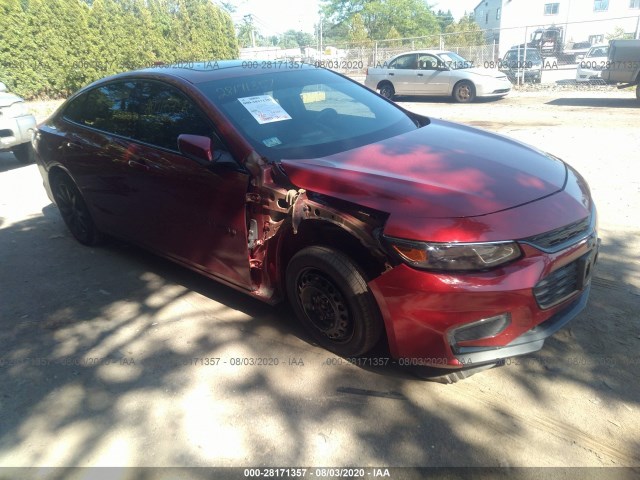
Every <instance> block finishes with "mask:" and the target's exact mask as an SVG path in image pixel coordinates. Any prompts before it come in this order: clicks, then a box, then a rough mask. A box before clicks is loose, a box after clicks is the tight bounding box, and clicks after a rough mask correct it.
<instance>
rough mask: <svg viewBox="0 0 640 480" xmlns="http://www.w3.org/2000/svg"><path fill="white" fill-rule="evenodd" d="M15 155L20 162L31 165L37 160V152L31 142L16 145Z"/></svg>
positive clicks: (14, 148)
mask: <svg viewBox="0 0 640 480" xmlns="http://www.w3.org/2000/svg"><path fill="white" fill-rule="evenodd" d="M12 152H13V155H14V157H16V159H17V160H18V161H19V162H20V163H24V164H25V165H29V164H30V163H33V162H35V161H36V153H35V152H34V151H33V146H32V145H31V142H27V143H23V144H21V145H18V146H16V147H13V150H12Z"/></svg>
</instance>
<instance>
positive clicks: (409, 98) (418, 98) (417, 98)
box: [393, 95, 504, 105]
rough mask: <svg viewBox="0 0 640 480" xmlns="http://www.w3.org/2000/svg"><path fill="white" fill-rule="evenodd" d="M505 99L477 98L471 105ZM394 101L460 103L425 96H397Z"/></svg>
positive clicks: (448, 99) (451, 99)
mask: <svg viewBox="0 0 640 480" xmlns="http://www.w3.org/2000/svg"><path fill="white" fill-rule="evenodd" d="M503 98H504V97H500V98H476V99H475V100H474V101H473V102H471V103H490V102H497V101H499V100H502V99H503ZM393 100H394V101H395V102H400V103H405V102H411V103H453V104H457V103H458V102H456V101H455V100H454V99H453V98H452V97H450V96H446V97H445V96H443V97H424V96H409V95H396V96H395V97H394V98H393ZM460 105H465V104H464V103H461V104H460Z"/></svg>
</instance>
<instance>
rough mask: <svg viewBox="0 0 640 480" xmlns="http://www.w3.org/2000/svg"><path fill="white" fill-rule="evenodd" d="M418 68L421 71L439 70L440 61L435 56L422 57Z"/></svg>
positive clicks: (419, 59) (419, 58)
mask: <svg viewBox="0 0 640 480" xmlns="http://www.w3.org/2000/svg"><path fill="white" fill-rule="evenodd" d="M418 68H419V69H420V70H438V59H437V58H436V57H434V56H433V55H420V56H419V57H418Z"/></svg>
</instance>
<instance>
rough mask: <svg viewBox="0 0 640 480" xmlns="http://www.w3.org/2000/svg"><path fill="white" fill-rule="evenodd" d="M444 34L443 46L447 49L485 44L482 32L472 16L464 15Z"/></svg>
mask: <svg viewBox="0 0 640 480" xmlns="http://www.w3.org/2000/svg"><path fill="white" fill-rule="evenodd" d="M445 33H446V36H445V44H446V45H447V46H448V47H452V46H455V47H468V46H474V45H484V43H485V37H484V32H483V31H482V29H481V28H480V26H479V25H478V24H477V23H476V22H475V20H474V19H473V16H472V15H465V16H463V17H462V18H461V19H460V20H459V21H458V22H456V23H452V24H451V25H449V26H448V27H447V28H446V30H445Z"/></svg>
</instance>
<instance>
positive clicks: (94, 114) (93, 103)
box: [65, 82, 138, 138]
mask: <svg viewBox="0 0 640 480" xmlns="http://www.w3.org/2000/svg"><path fill="white" fill-rule="evenodd" d="M134 88H135V86H134V84H133V82H115V83H110V84H108V85H104V86H102V87H99V88H95V89H93V90H91V91H89V92H88V93H86V94H85V95H83V96H81V97H79V98H77V99H76V100H74V102H73V103H72V104H71V105H69V108H67V111H65V117H67V118H69V119H70V120H73V121H75V122H77V123H80V124H82V125H86V126H88V127H92V128H97V129H98V130H102V131H105V132H109V133H114V134H116V135H121V136H123V137H129V138H132V137H133V136H134V135H135V129H136V122H137V119H138V114H137V112H136V105H135V101H134V97H133V92H134ZM83 97H84V98H83ZM75 104H77V105H75ZM74 116H75V119H74Z"/></svg>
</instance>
